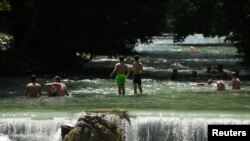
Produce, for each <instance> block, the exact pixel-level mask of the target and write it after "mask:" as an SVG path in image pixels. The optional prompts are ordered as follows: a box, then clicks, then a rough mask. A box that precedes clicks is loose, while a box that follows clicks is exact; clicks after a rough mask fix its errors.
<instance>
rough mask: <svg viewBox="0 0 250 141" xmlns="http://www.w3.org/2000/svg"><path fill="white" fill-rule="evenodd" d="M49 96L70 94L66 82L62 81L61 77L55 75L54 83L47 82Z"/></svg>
mask: <svg viewBox="0 0 250 141" xmlns="http://www.w3.org/2000/svg"><path fill="white" fill-rule="evenodd" d="M45 86H46V88H47V92H48V96H65V95H67V96H68V95H69V93H68V90H67V87H66V85H65V84H63V83H61V77H60V76H55V77H54V78H53V82H52V83H47V84H45Z"/></svg>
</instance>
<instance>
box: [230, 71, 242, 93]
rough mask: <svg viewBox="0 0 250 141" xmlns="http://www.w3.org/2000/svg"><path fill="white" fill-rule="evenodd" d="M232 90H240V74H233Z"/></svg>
mask: <svg viewBox="0 0 250 141" xmlns="http://www.w3.org/2000/svg"><path fill="white" fill-rule="evenodd" d="M231 76H232V89H233V90H240V79H239V78H238V74H237V73H236V72H233V73H232V75H231Z"/></svg>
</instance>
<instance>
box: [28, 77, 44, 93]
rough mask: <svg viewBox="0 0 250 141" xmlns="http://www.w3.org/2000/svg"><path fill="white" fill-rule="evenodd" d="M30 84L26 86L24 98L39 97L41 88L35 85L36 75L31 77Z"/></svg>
mask: <svg viewBox="0 0 250 141" xmlns="http://www.w3.org/2000/svg"><path fill="white" fill-rule="evenodd" d="M30 80H31V82H30V83H28V84H27V85H26V98H38V97H40V96H41V93H42V87H41V85H40V84H39V83H37V82H36V81H37V78H36V75H34V74H33V75H31V78H30Z"/></svg>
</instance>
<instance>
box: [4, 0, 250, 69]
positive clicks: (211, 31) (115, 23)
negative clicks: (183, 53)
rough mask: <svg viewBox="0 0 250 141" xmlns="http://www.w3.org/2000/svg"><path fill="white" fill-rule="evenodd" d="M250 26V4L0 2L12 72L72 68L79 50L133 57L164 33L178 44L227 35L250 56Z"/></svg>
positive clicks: (246, 0)
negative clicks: (10, 43)
mask: <svg viewBox="0 0 250 141" xmlns="http://www.w3.org/2000/svg"><path fill="white" fill-rule="evenodd" d="M249 22H250V0H242V1H231V0H199V1H197V0H157V1H156V0H149V1H143V0H139V1H123V0H109V1H107V0H98V1H97V0H75V1H70V0H53V1H45V0H0V32H4V33H8V34H10V35H13V36H14V47H13V48H12V49H9V50H8V51H5V53H4V54H3V53H2V52H1V54H2V56H5V59H4V57H2V58H0V59H1V65H10V64H11V66H15V67H12V69H14V68H15V69H16V68H18V66H19V69H20V68H24V66H27V67H26V68H27V69H28V68H29V66H32V67H38V66H40V67H45V66H42V65H43V64H44V65H46V66H47V67H55V68H67V67H71V68H72V67H73V66H77V62H76V61H75V60H77V56H76V52H79V54H80V55H81V54H82V52H85V53H91V54H94V55H98V54H104V55H116V54H128V53H129V52H130V51H131V49H132V48H133V47H134V45H135V44H136V43H138V42H142V43H149V42H150V39H151V37H152V36H154V35H160V34H161V33H163V32H171V33H174V35H175V41H182V40H183V39H184V38H185V37H186V36H187V35H190V34H194V33H203V34H204V35H205V36H226V37H227V39H228V40H230V41H232V42H233V43H235V44H236V46H237V47H238V51H239V53H242V54H243V55H244V57H245V58H250V49H249V47H248V46H249V44H250V36H249V33H250V27H249V25H250V24H249ZM17 54H18V55H17ZM6 56H7V57H8V60H6ZM11 56H12V57H11ZM17 60H19V62H18V63H17ZM6 61H8V62H10V63H4V62H6ZM11 62H12V63H11ZM13 62H14V63H13ZM15 62H16V63H15Z"/></svg>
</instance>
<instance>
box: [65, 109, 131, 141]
mask: <svg viewBox="0 0 250 141" xmlns="http://www.w3.org/2000/svg"><path fill="white" fill-rule="evenodd" d="M124 119H126V120H127V121H128V122H129V116H128V115H127V112H126V111H119V110H103V109H101V110H100V109H99V110H98V109H95V110H88V111H86V112H85V114H82V115H81V116H80V117H79V119H78V121H77V123H76V125H75V127H67V126H62V138H63V141H122V140H123V131H124V127H123V121H124Z"/></svg>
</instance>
